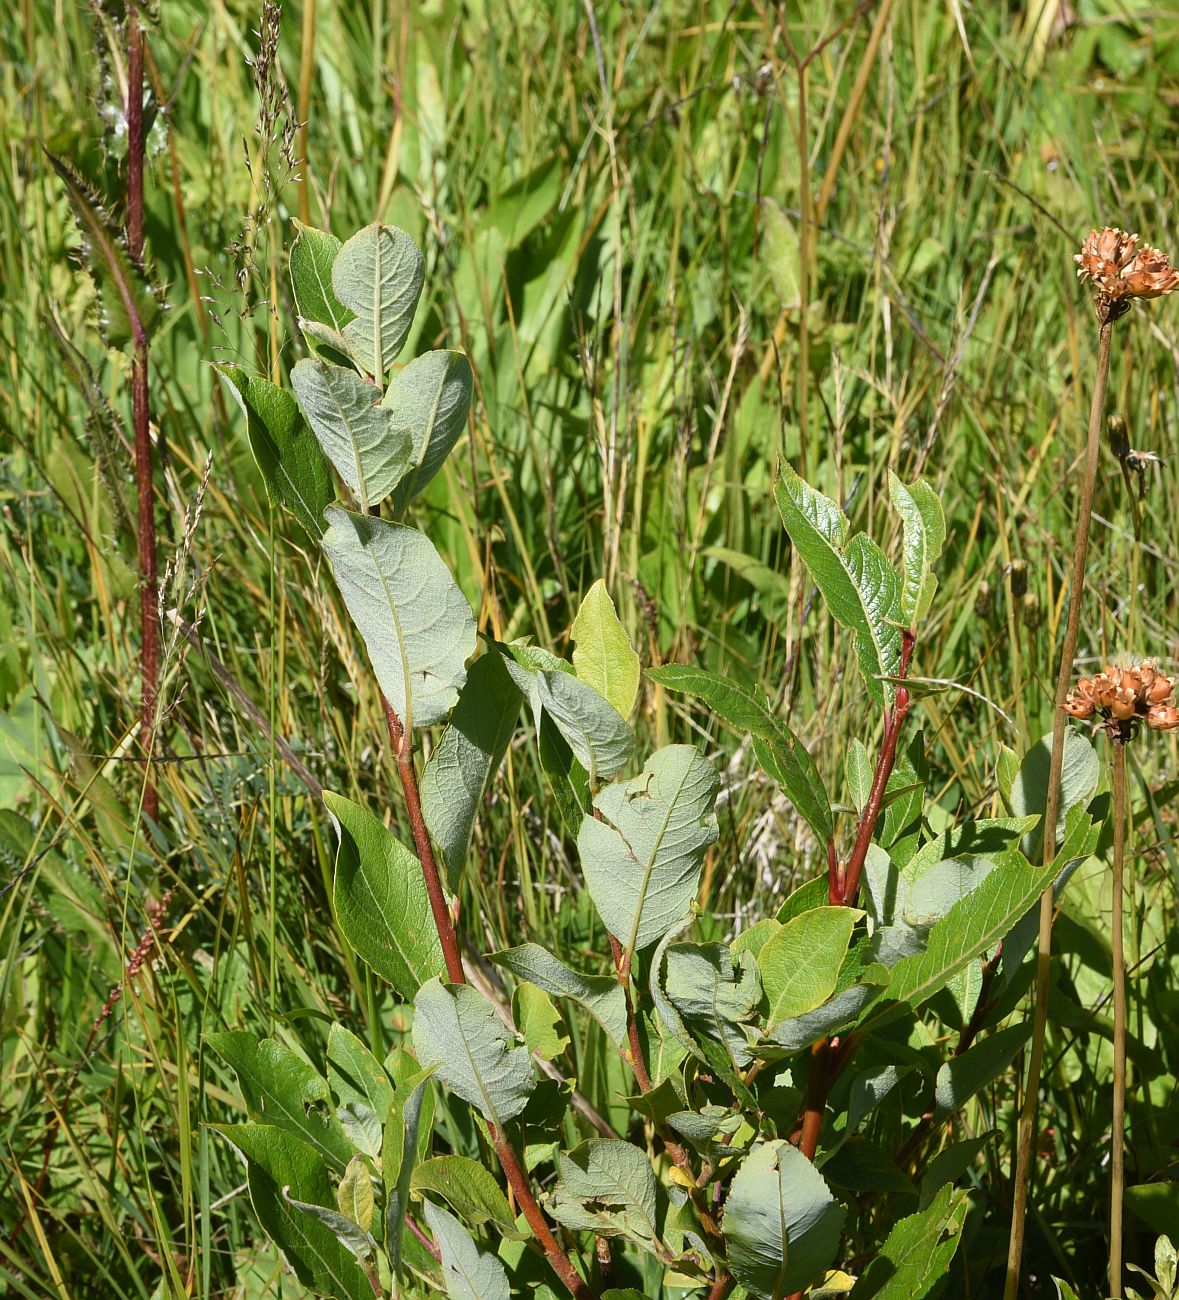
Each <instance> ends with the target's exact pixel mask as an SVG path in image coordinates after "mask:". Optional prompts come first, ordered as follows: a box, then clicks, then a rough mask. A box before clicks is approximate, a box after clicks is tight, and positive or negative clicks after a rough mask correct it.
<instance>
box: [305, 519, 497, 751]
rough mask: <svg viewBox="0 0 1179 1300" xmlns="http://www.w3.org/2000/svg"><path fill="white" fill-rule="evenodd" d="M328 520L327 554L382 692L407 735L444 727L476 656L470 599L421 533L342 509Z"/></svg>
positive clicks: (324, 546)
mask: <svg viewBox="0 0 1179 1300" xmlns="http://www.w3.org/2000/svg"><path fill="white" fill-rule="evenodd" d="M327 520H328V524H329V525H330V526H329V528H328V530H327V532H326V533H325V534H324V538H323V549H324V551H325V552H326V553H327V556H328V559H330V560H331V562H332V569H333V571H334V572H335V576H336V585H337V586H338V587H339V588H340V592H341V594H342V595H343V597H344V603H345V604H346V605H347V606H348V612H349V613H350V614H351V615H352V620H353V622H354V623H355V624H356V626H357V627H358V628H359V629H360V635H361V636H362V637H363V638H364V643H365V645H366V646H367V647H368V653H369V658H370V659H371V660H372V665H373V670H374V672H375V673H376V676H377V682H378V683H379V685H380V687H381V691H382V692H383V693H384V696H385V698H386V699H387V700H388V701H389V704H390V707H391V708H392V709H393V712H394V713H396V715H397V716H398V718H400V719H401V722H402V724H403V725H404V727H405V729H406V731H409V729H410V728H411V727H426V726H429V725H430V724H431V723H434V722H440V721H441V720H442V719H443V718H444V717H445V716H446V715H447V713H449V711H450V709H451V706H452V705H453V704H454V702H455V700H456V699H457V698H458V693H459V689H460V688H461V687H462V684H463V682H465V681H466V679H467V671H466V666H465V665H466V662H467V660H468V659H469V658H470V657H471V655H472V654H474V652H475V618H474V615H472V613H471V607H470V605H468V604H467V601H466V597H465V596H464V595H463V593H462V592H461V591H460V590H459V589H458V585H457V584H456V583H455V580H454V579H453V578H452V577H451V575H450V570H449V569H448V568H447V567H446V565H445V564H444V563H443V562H442V559H441V557H440V556H439V554H438V552H437V551H436V550H435V549H434V546H433V544H432V543H431V542H430V540H429V538H427V537H426V536H425V534H423V533H419V532H418V531H417V529H415V528H407V527H406V526H405V525H404V524H393V523H389V522H388V521H387V520H385V519H375V518H373V517H372V516H369V515H358V514H353V513H352V512H351V511H348V510H341V509H339V508H338V507H336V506H332V507H329V509H328V511H327Z"/></svg>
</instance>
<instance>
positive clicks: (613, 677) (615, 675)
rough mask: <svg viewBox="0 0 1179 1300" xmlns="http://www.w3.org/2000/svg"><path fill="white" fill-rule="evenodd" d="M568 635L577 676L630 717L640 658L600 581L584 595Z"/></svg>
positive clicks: (625, 715) (637, 689)
mask: <svg viewBox="0 0 1179 1300" xmlns="http://www.w3.org/2000/svg"><path fill="white" fill-rule="evenodd" d="M570 635H571V636H572V638H573V667H574V668H575V669H576V671H577V676H578V677H579V678H580V679H581V680H582V681H583V682H586V683H587V684H588V685H590V686H592V687H593V688H594V690H595V691H597V692H598V694H599V695H602V696H604V697H605V698H606V699H607V700H609V701H610V703H611V704H612V705H613V706H614V707H615V708H616V709H617V710H618V712H619V713H620V714H621V715H622V717H623V718H629V717H630V715H631V711H632V710H633V709H634V707H635V701H636V700H637V699H638V695H639V677H640V675H641V674H640V669H639V656H638V655H637V654H636V653H635V650H634V647H633V646H632V645H631V643H630V637H628V636H627V635H626V628H624V627H623V626H622V622H621V620H620V619H619V617H618V611H617V610H616V609H615V608H614V602H613V601H612V600H611V599H610V593H609V592H608V591H607V590H606V584H605V582H604V581H603V580H602V579H601V578H599V579H598V580H597V582H595V583H594V584H593V586H592V587H590V589H589V591H587V592H586V594H585V597H584V598H583V600H582V602H581V607H580V608H579V609H578V611H577V617H576V618H575V619H574V620H573V626H572V628H571V629H570Z"/></svg>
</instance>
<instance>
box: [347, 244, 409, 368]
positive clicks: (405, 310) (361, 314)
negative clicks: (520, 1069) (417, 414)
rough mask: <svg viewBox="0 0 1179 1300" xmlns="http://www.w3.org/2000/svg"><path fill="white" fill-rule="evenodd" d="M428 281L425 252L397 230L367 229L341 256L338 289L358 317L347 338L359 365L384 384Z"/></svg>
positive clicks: (349, 329) (349, 328) (348, 325)
mask: <svg viewBox="0 0 1179 1300" xmlns="http://www.w3.org/2000/svg"><path fill="white" fill-rule="evenodd" d="M424 277H425V262H424V261H423V259H422V254H421V250H420V249H419V248H418V246H417V245H416V244H415V243H414V242H413V240H412V239H411V238H410V237H409V236H408V235H407V234H406V233H405V231H404V230H398V229H397V227H396V226H383V225H381V224H380V223H379V222H374V223H373V224H372V225H370V226H365V227H364V229H363V230H358V231H357V232H356V234H355V235H353V236H352V238H351V239H349V240H348V241H347V242H346V243H345V244H344V246H343V247H342V248H341V249H340V251H339V252H338V253H337V254H336V260H335V262H334V263H333V264H332V289H333V290H334V291H335V295H336V297H337V298H338V299H339V301H340V302H341V303H343V305H344V306H345V307H347V308H348V309H349V310H350V311H354V312H355V313H356V319H355V320H351V321H349V322H348V323H347V324H346V325H345V326H344V337H345V338H346V339H347V340H348V346H349V350H350V352H351V354H352V356H353V358H354V359H355V361H356V363H357V365H359V366H360V368H361V369H362V370H364V371H365V372H366V373H367V374H370V375H373V376H374V377H375V378H376V379H378V380H379V381H380V382H381V383H383V382H384V376H385V374H386V372H387V371H388V369H389V367H390V366H391V365H392V364H393V362H394V361H396V360H397V354H398V353H399V352H400V351H401V347H402V344H404V342H405V336H406V335H407V334H408V333H409V327H410V325H411V323H412V322H413V314H414V311H415V310H416V309H417V305H418V298H419V297H420V296H421V292H422V281H423V279H424Z"/></svg>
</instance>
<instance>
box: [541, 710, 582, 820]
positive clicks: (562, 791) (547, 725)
mask: <svg viewBox="0 0 1179 1300" xmlns="http://www.w3.org/2000/svg"><path fill="white" fill-rule="evenodd" d="M536 749H537V754H538V756H539V757H540V769H541V771H542V772H543V773H544V778H545V782H546V784H547V785H548V788H549V793H550V794H551V795H552V796H553V802H554V803H555V804H556V805H557V811H558V812H559V813H560V815H561V821H562V822H563V823H564V825H565V830H566V832H567V833H568V834H569V835H570V836H572V837H574V838H576V836H577V832H578V831H579V830H580V829H581V819H582V818H583V817H584V816H586V814H587V813H588V812H589V811H590V809H591V808H592V807H593V804H592V803H591V802H590V792H589V777H588V776H587V774H586V770H585V768H584V767H582V766H581V764H580V763H579V762H578V761H577V759H575V758H574V757H573V751H572V750H571V749H570V748H569V744H568V742H567V741H566V740H565V737H564V736H562V735H561V733H560V731H558V730H557V724H556V723H555V722H554V721H553V720H552V718H549V717H546V716H545V714H543V713H542V714H541V715H540V727H539V728H538V729H537V733H536Z"/></svg>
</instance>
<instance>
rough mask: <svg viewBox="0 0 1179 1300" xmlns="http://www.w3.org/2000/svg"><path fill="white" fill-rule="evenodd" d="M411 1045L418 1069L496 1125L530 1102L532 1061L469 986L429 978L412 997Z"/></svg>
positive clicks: (532, 1085) (484, 1000)
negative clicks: (432, 1072)
mask: <svg viewBox="0 0 1179 1300" xmlns="http://www.w3.org/2000/svg"><path fill="white" fill-rule="evenodd" d="M414 1009H415V1012H414V1022H413V1044H414V1048H415V1050H416V1051H417V1055H418V1060H419V1061H421V1063H422V1065H424V1066H430V1065H436V1066H437V1067H438V1069H437V1075H438V1078H439V1079H440V1080H441V1081H442V1082H443V1083H444V1084H446V1086H447V1087H448V1088H449V1089H450V1090H451V1091H452V1092H455V1093H457V1094H458V1095H459V1096H460V1097H461V1098H462V1099H463V1100H464V1101H466V1102H469V1103H470V1104H471V1105H472V1106H474V1107H476V1109H477V1110H478V1111H479V1112H480V1113H481V1114H482V1116H483V1118H484V1119H485V1120H487V1122H488V1123H489V1124H494V1125H496V1127H498V1126H499V1125H500V1124H502V1123H503V1121H504V1120H506V1119H512V1118H513V1117H514V1116H516V1115H518V1114H519V1113H520V1112H521V1111H522V1110H523V1109H524V1107H525V1106H526V1105H527V1104H528V1098H529V1096H530V1095H531V1093H532V1089H533V1087H534V1086H535V1080H534V1078H533V1075H532V1060H531V1058H530V1056H529V1055H528V1049H527V1048H526V1047H522V1046H521V1045H520V1044H519V1043H518V1042H517V1041H516V1039H515V1037H514V1035H512V1034H511V1033H510V1031H509V1030H507V1029H506V1028H505V1027H504V1025H503V1024H502V1022H501V1021H500V1019H499V1017H498V1016H497V1015H496V1014H495V1011H494V1010H493V1008H492V1006H491V1004H490V1003H489V1002H488V1001H487V999H486V998H484V997H483V995H482V994H480V993H477V992H476V991H475V990H474V989H473V988H471V987H470V985H468V984H443V983H442V982H441V981H440V980H436V979H433V980H430V981H429V983H427V984H423V985H422V987H421V988H420V989H419V990H418V995H417V997H416V998H415V999H414Z"/></svg>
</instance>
